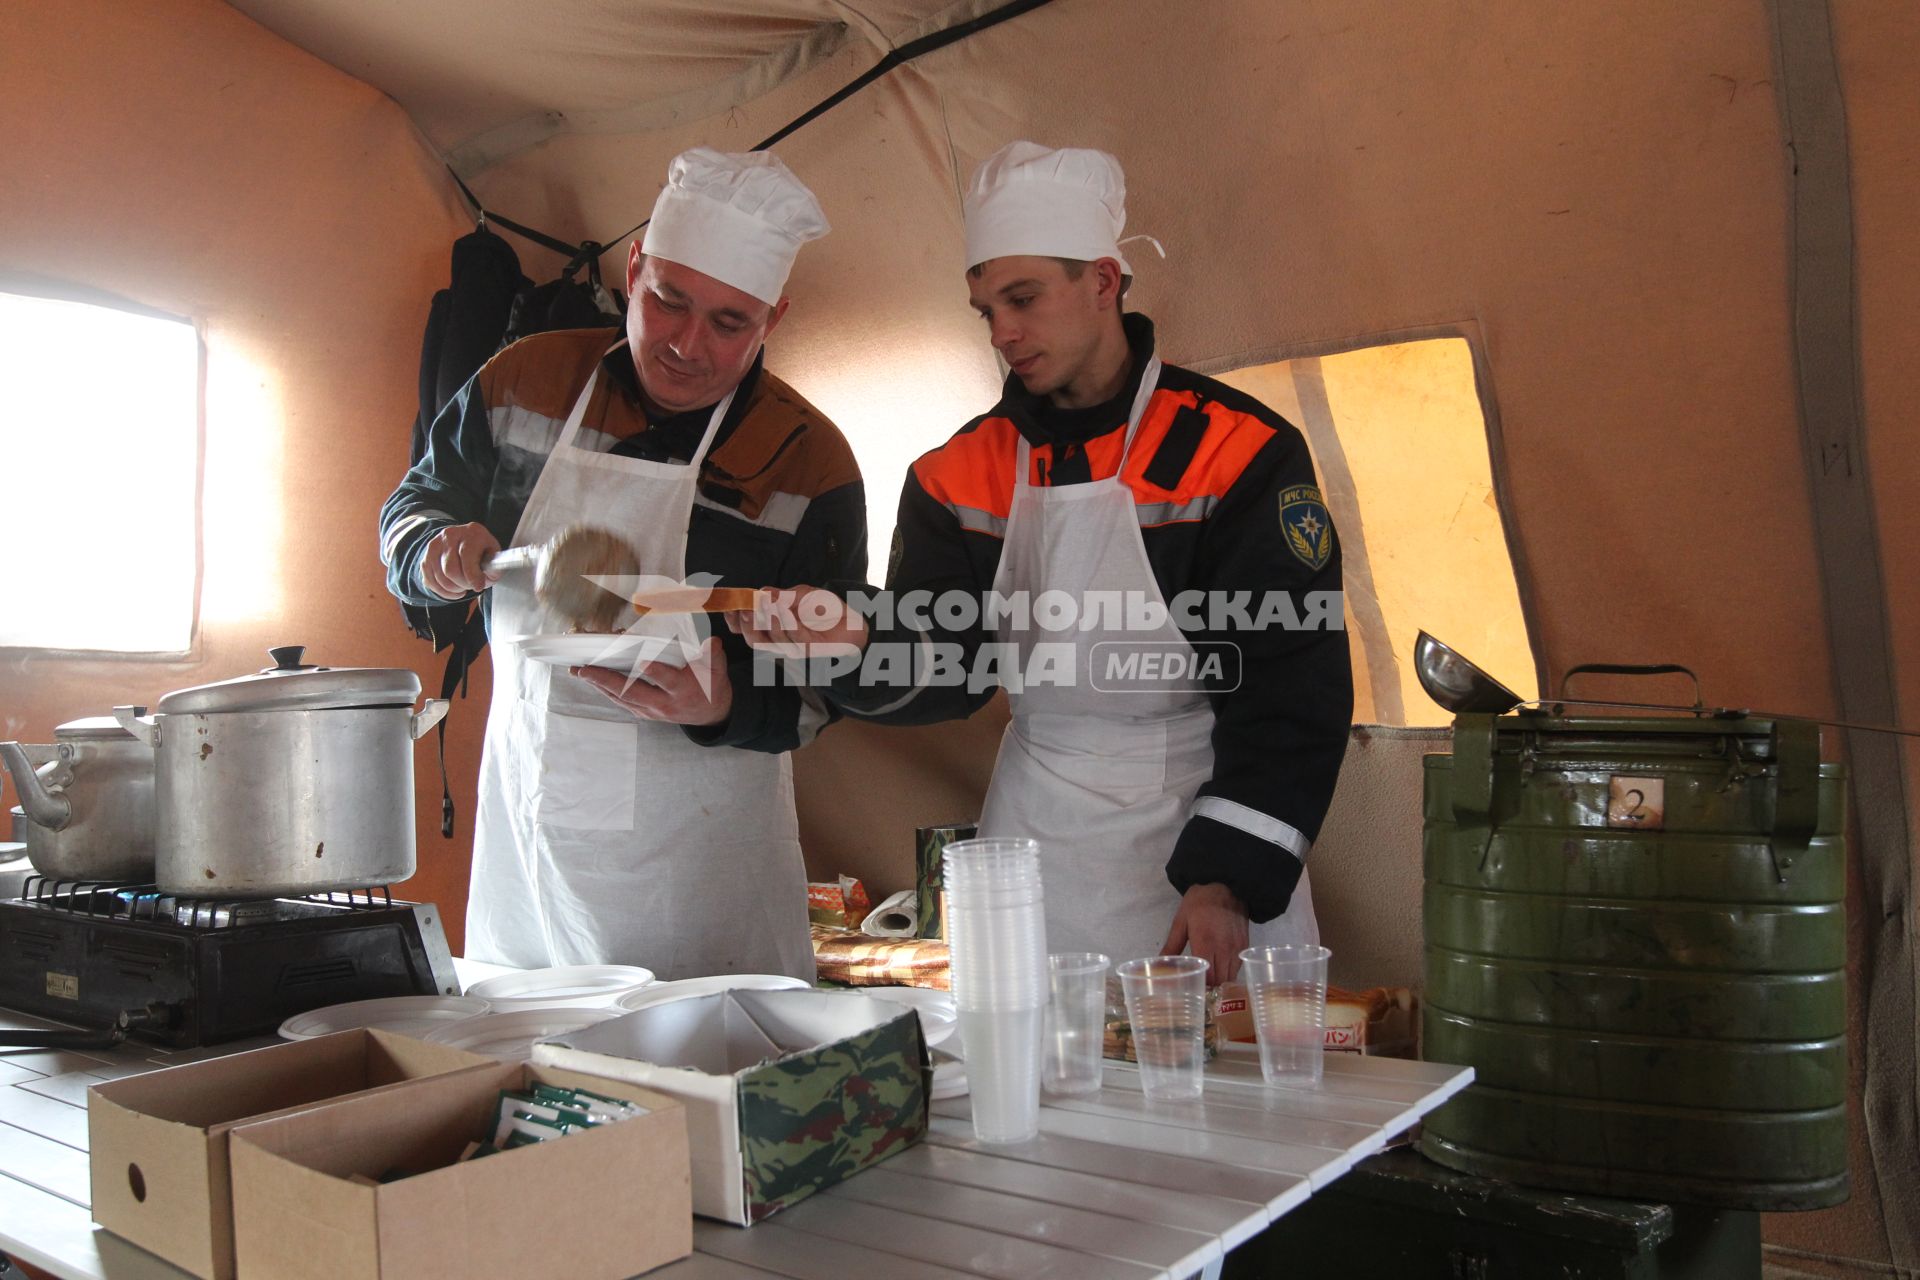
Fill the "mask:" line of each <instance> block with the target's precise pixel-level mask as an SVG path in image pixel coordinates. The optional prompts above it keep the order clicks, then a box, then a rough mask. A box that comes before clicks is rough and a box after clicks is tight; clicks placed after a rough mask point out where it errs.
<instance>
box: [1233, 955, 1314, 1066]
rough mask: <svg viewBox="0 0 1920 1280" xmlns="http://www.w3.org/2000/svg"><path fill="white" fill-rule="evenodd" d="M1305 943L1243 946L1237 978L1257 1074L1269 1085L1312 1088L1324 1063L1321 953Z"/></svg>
mask: <svg viewBox="0 0 1920 1280" xmlns="http://www.w3.org/2000/svg"><path fill="white" fill-rule="evenodd" d="M1332 954H1333V953H1332V952H1331V951H1329V950H1327V948H1325V947H1318V946H1314V945H1312V944H1310V943H1300V942H1296V943H1289V944H1287V945H1285V946H1280V947H1248V948H1247V949H1246V950H1245V951H1242V952H1241V953H1240V975H1241V980H1242V981H1244V982H1245V983H1246V984H1247V1003H1248V1004H1250V1005H1252V1006H1253V1030H1254V1034H1255V1035H1256V1036H1257V1037H1258V1038H1259V1040H1260V1074H1261V1075H1262V1076H1263V1077H1265V1079H1266V1082H1267V1083H1268V1084H1272V1085H1289V1086H1293V1087H1296V1088H1298V1087H1301V1086H1305V1087H1308V1088H1316V1087H1318V1086H1319V1084H1320V1074H1321V1071H1322V1070H1323V1068H1324V1066H1325V1059H1326V1036H1327V958H1328V957H1329V956H1331V955H1332Z"/></svg>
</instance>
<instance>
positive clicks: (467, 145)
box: [229, 0, 991, 173]
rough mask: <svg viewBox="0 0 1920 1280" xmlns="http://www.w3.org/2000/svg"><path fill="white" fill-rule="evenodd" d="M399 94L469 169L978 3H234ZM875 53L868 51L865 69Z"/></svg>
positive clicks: (722, 102) (899, 36)
mask: <svg viewBox="0 0 1920 1280" xmlns="http://www.w3.org/2000/svg"><path fill="white" fill-rule="evenodd" d="M229 3H231V4H232V5H233V7H234V8H236V9H238V10H240V11H241V12H242V13H245V14H246V15H248V16H249V17H251V18H253V19H254V20H255V21H257V22H259V23H260V24H261V25H262V26H265V27H266V28H268V29H269V30H271V31H273V32H275V33H276V34H278V35H280V36H281V37H283V38H285V39H286V40H289V41H291V42H292V43H293V44H296V45H298V46H300V47H301V48H302V49H305V50H306V51H307V52H309V53H311V54H313V55H314V56H316V57H318V58H321V59H323V60H325V61H327V62H330V63H332V64H333V65H334V66H336V67H338V68H340V69H341V70H342V71H345V72H346V73H347V74H348V75H351V76H354V77H356V78H358V79H360V80H364V81H365V82H367V83H368V84H370V85H373V86H374V87H375V88H377V89H380V90H382V91H384V92H385V93H387V94H388V95H389V96H391V97H392V98H393V99H394V100H395V101H396V102H398V103H399V104H400V105H401V106H402V107H403V108H405V109H406V111H407V113H408V114H409V115H411V116H412V117H413V119H414V121H415V122H416V123H418V124H419V126H420V128H421V129H422V130H423V131H424V132H425V133H426V135H427V137H428V138H429V139H430V140H431V141H432V142H433V144H434V146H436V147H438V148H439V149H440V151H441V152H442V153H443V154H445V155H446V156H447V157H448V158H449V159H450V160H451V161H452V162H453V164H454V166H455V168H457V169H459V170H461V171H462V172H463V173H472V172H474V171H477V170H479V169H483V168H485V167H487V166H488V165H490V164H492V163H494V162H495V161H497V160H499V159H502V158H504V157H506V156H508V155H511V154H513V153H515V152H517V151H520V150H524V149H525V148H527V147H529V146H532V145H534V144H535V143H537V142H539V141H541V140H542V139H543V138H546V137H549V136H551V135H553V134H555V133H560V132H586V133H633V132H641V131H644V130H648V129H655V128H660V127H664V126H666V125H669V124H672V123H674V122H675V121H678V120H685V119H692V118H697V117H700V116H704V115H710V114H713V113H715V112H719V111H724V110H726V109H727V108H729V107H731V106H734V105H737V104H739V103H741V102H746V101H748V100H750V99H752V98H754V97H757V96H759V95H760V94H762V93H764V92H766V91H767V90H768V89H770V88H772V87H773V86H775V85H777V84H779V83H780V82H781V81H783V80H785V79H787V78H788V77H789V76H792V75H794V74H796V73H798V72H800V71H803V70H805V69H806V68H808V67H810V66H813V65H816V64H818V63H819V62H820V61H822V60H823V59H826V58H829V57H832V56H833V55H834V54H835V53H837V52H839V51H840V50H842V49H847V48H849V47H856V48H857V47H859V46H862V45H864V46H865V47H866V51H867V52H868V53H875V52H882V51H885V50H887V49H891V48H893V47H894V46H896V45H898V44H902V43H904V42H906V41H908V40H911V39H914V38H915V37H917V36H920V35H923V34H925V33H926V32H928V31H933V30H937V29H939V28H941V27H944V26H947V25H950V24H951V23H952V22H956V21H963V20H965V19H966V18H968V17H971V16H973V14H974V13H976V12H978V11H981V10H984V9H986V8H989V7H991V6H990V5H989V4H987V3H980V2H978V0H958V2H956V0H860V3H859V4H858V6H857V7H856V6H855V5H851V4H847V3H843V2H842V0H544V2H543V3H541V4H538V5H531V4H526V3H524V0H408V2H407V3H405V4H395V3H394V2H393V0H229ZM870 61H871V57H869V56H862V57H859V58H858V60H857V63H856V64H855V65H856V66H857V67H858V68H861V69H864V67H865V66H866V65H867V64H868V63H869V62H870Z"/></svg>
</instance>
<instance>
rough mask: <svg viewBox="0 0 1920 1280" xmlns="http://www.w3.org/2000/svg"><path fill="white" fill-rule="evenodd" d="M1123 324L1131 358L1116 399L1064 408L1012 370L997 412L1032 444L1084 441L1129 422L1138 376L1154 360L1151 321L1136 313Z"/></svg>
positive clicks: (1002, 391) (1125, 317)
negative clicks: (1030, 387)
mask: <svg viewBox="0 0 1920 1280" xmlns="http://www.w3.org/2000/svg"><path fill="white" fill-rule="evenodd" d="M1120 324H1121V327H1122V329H1123V330H1125V332H1126V335H1127V348H1128V349H1129V350H1130V351H1131V352H1132V353H1133V359H1132V362H1131V367H1130V368H1129V369H1128V370H1127V380H1126V382H1125V383H1124V384H1122V386H1121V388H1120V390H1119V391H1118V392H1116V393H1115V394H1114V396H1113V398H1112V399H1110V400H1106V401H1103V402H1102V403H1100V404H1095V405H1088V406H1086V407H1085V408H1081V409H1063V408H1061V407H1060V406H1059V405H1057V404H1055V403H1053V401H1051V400H1049V399H1048V398H1047V397H1045V396H1043V395H1041V396H1036V395H1034V394H1033V393H1031V392H1029V391H1028V390H1027V388H1026V386H1025V385H1024V384H1023V383H1022V382H1021V381H1020V378H1019V375H1017V374H1012V373H1009V374H1008V375H1007V381H1006V384H1005V385H1004V386H1002V387H1001V389H1000V403H999V404H997V405H995V406H994V407H993V412H994V414H995V415H996V416H998V417H1003V418H1008V419H1011V420H1012V422H1013V424H1014V425H1015V426H1016V427H1018V428H1019V429H1020V434H1021V435H1023V436H1025V437H1026V438H1027V442H1028V443H1029V444H1069V443H1081V442H1084V441H1087V440H1092V439H1094V438H1095V437H1097V436H1103V435H1105V434H1107V432H1109V431H1112V430H1113V429H1114V428H1115V427H1119V426H1123V425H1125V423H1126V421H1127V414H1128V413H1129V412H1131V411H1132V409H1133V397H1134V396H1135V394H1137V393H1138V392H1139V390H1140V375H1141V374H1143V373H1145V372H1146V368H1147V361H1149V360H1150V359H1152V358H1153V321H1151V320H1149V319H1148V318H1147V317H1146V316H1144V315H1141V314H1139V313H1138V312H1127V313H1125V314H1123V315H1122V316H1121V317H1120Z"/></svg>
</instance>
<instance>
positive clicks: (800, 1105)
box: [533, 991, 933, 1227]
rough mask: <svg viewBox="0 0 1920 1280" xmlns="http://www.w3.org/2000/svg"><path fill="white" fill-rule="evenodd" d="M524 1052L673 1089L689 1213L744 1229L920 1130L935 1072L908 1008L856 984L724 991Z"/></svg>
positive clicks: (563, 1064) (887, 1151)
mask: <svg viewBox="0 0 1920 1280" xmlns="http://www.w3.org/2000/svg"><path fill="white" fill-rule="evenodd" d="M533 1053H534V1061H535V1062H537V1063H541V1064H543V1065H548V1066H555V1067H565V1068H569V1069H571V1070H575V1071H582V1072H585V1073H586V1074H588V1075H592V1076H600V1077H604V1078H606V1079H609V1080H621V1081H627V1082H630V1083H633V1084H637V1085H641V1086H644V1087H646V1088H649V1089H657V1090H659V1091H660V1092H662V1093H667V1094H672V1095H673V1096H674V1097H676V1098H679V1099H680V1100H681V1101H682V1102H683V1103H684V1104H685V1106H686V1109H687V1131H688V1136H689V1138H690V1140H691V1142H692V1160H693V1211H694V1212H695V1213H698V1214H702V1215H704V1216H706V1217H709V1218H718V1219H720V1220H721V1221H723V1222H730V1223H733V1224H734V1225H736V1226H742V1227H744V1226H750V1225H751V1224H753V1223H755V1222H758V1221H759V1220H760V1219H762V1218H765V1217H767V1216H768V1215H770V1214H773V1213H777V1212H778V1211H780V1210H781V1209H784V1208H786V1207H787V1206H788V1205H791V1204H794V1203H796V1202H797V1201H800V1200H803V1199H805V1198H806V1197H807V1196H809V1195H811V1194H813V1193H814V1192H815V1191H818V1190H820V1189H821V1188H822V1187H830V1186H832V1185H834V1184H835V1183H837V1182H841V1181H843V1180H845V1179H846V1178H848V1177H851V1176H852V1175H853V1174H855V1173H857V1172H859V1171H860V1170H861V1169H864V1168H866V1167H867V1166H868V1165H870V1164H873V1163H874V1162H875V1161H878V1160H881V1159H884V1158H885V1157H887V1156H889V1155H892V1154H893V1153H894V1152H896V1151H901V1150H904V1149H906V1148H907V1147H908V1146H910V1145H912V1144H913V1143H915V1142H917V1141H919V1140H920V1139H921V1138H922V1137H924V1136H925V1135H926V1132H927V1098H928V1094H929V1092H930V1090H931V1088H932V1080H933V1068H932V1066H931V1065H930V1063H929V1061H928V1057H927V1046H926V1042H925V1041H924V1040H923V1039H922V1038H921V1034H920V1020H919V1018H918V1016H917V1015H915V1014H914V1012H913V1011H912V1010H910V1009H905V1008H902V1007H901V1006H900V1005H897V1004H890V1003H888V1002H886V1001H882V1000H874V999H871V998H870V997H867V996H862V995H859V994H857V993H854V992H839V991H727V992H721V993H719V994H716V995H710V996H702V997H699V998H696V999H690V1000H676V1001H674V1002H672V1003H670V1004H659V1005H654V1006H653V1007H651V1008H647V1009H642V1010H639V1011H638V1012H636V1013H631V1014H628V1015H627V1016H626V1017H624V1018H615V1019H612V1020H611V1021H608V1022H602V1023H598V1024H596V1025H594V1026H591V1027H587V1028H584V1029H582V1030H580V1031H575V1032H570V1033H568V1034H567V1035H564V1036H558V1037H555V1039H553V1040H551V1041H546V1042H543V1043H541V1044H537V1045H535V1046H534V1051H533Z"/></svg>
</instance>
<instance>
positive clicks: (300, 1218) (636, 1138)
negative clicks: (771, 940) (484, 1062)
mask: <svg viewBox="0 0 1920 1280" xmlns="http://www.w3.org/2000/svg"><path fill="white" fill-rule="evenodd" d="M535 1082H539V1083H544V1084H554V1085H562V1086H566V1087H571V1088H584V1089H590V1090H592V1091H593V1092H595V1093H605V1094H612V1095H617V1096H619V1097H623V1098H627V1099H629V1100H630V1101H633V1102H637V1103H639V1104H641V1105H642V1106H645V1107H648V1108H651V1110H650V1111H649V1113H648V1114H646V1115H644V1116H638V1117H635V1118H633V1119H630V1120H621V1121H618V1122H616V1123H613V1124H607V1125H601V1126H599V1127H596V1128H593V1129H589V1130H587V1131H586V1132H583V1133H569V1134H566V1135H564V1136H562V1137H556V1138H551V1139H549V1140H547V1141H545V1142H539V1143H534V1144H531V1145H528V1146H524V1147H514V1148H511V1149H509V1150H505V1151H501V1152H499V1153H497V1154H495V1155H489V1156H483V1157H480V1158H479V1159H474V1160H464V1161H463V1160H461V1159H460V1157H461V1155H462V1153H463V1152H465V1151H466V1149H467V1147H468V1145H469V1144H470V1143H472V1142H474V1141H476V1140H478V1139H480V1138H482V1137H484V1136H486V1135H489V1134H491V1133H492V1131H493V1127H494V1121H495V1118H496V1117H497V1115H498V1108H499V1100H500V1090H502V1089H526V1088H530V1087H531V1086H532V1084H533V1083H535ZM231 1143H232V1148H233V1176H234V1197H233V1217H234V1246H235V1256H236V1258H237V1259H238V1261H239V1265H240V1273H241V1274H242V1275H243V1276H252V1277H273V1278H274V1280H322V1278H323V1277H324V1278H325V1280H438V1278H439V1277H448V1278H453V1277H461V1278H464V1277H467V1276H566V1277H568V1280H622V1277H626V1276H631V1275H637V1274H639V1273H640V1272H642V1271H648V1270H651V1269H652V1268H654V1267H658V1266H662V1265H664V1264H666V1263H669V1262H672V1261H674V1260H675V1259H677V1258H684V1257H686V1256H687V1255H688V1254H689V1253H691V1252H693V1212H692V1205H691V1203H690V1198H689V1194H688V1187H687V1126H686V1119H685V1116H684V1114H683V1113H682V1111H681V1108H680V1104H679V1103H677V1102H675V1101H674V1100H673V1099H671V1098H668V1097H665V1096H663V1095H661V1094H658V1093H654V1092H651V1091H649V1090H646V1089H640V1088H635V1087H633V1086H631V1085H625V1084H622V1083H620V1082H618V1081H609V1080H596V1079H589V1078H586V1077H583V1076H580V1075H577V1074H575V1073H573V1072H568V1071H561V1070H558V1069H552V1068H543V1067H529V1066H521V1065H511V1066H509V1065H503V1064H499V1063H495V1064H494V1065H493V1066H492V1067H491V1068H490V1069H486V1070H482V1071H477V1072H475V1071H463V1072H459V1073H457V1074H453V1075H446V1076H440V1077H437V1078H435V1079H431V1080H418V1081H415V1082H413V1083H412V1084H409V1085H405V1086H402V1087H401V1088H398V1089H390V1090H383V1091H381V1092H379V1093H371V1094H362V1095H360V1096H358V1097H353V1098H345V1099H342V1100H340V1101H338V1102H332V1103H328V1104H326V1105H323V1106H319V1107H311V1108H309V1109H307V1110H305V1111H300V1112H296V1113H294V1114H292V1115H287V1116H282V1117H280V1118H278V1119H275V1120H267V1121H263V1122H261V1123H258V1124H251V1125H247V1126H245V1127H243V1128H240V1129H237V1130H235V1131H234V1133H233V1136H232V1140H231ZM382 1178H389V1179H392V1180H391V1181H380V1179H382Z"/></svg>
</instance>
